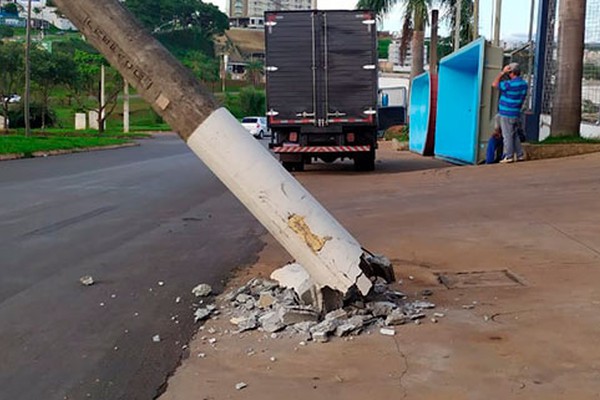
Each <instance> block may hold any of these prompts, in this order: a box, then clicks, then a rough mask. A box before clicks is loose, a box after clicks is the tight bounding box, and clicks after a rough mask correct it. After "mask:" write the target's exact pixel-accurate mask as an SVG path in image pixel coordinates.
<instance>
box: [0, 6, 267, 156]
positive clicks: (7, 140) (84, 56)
mask: <svg viewBox="0 0 600 400" xmlns="http://www.w3.org/2000/svg"><path fill="white" fill-rule="evenodd" d="M159 3H160V5H157V4H156V2H155V1H153V0H128V1H127V2H126V3H125V4H126V6H127V7H128V8H129V9H130V10H131V11H132V12H133V13H134V14H135V15H136V17H137V18H138V19H139V20H140V21H141V22H142V24H143V25H144V26H145V27H146V28H147V29H148V31H150V32H151V33H152V34H153V36H155V37H156V38H157V39H158V40H159V41H161V42H162V43H163V44H164V45H165V46H166V47H167V48H168V49H169V50H170V51H171V52H172V53H173V54H174V55H175V56H176V57H177V58H178V59H179V60H180V61H181V62H182V63H183V64H184V65H185V66H187V67H188V68H189V69H190V70H191V71H192V73H193V74H194V75H195V76H196V77H197V78H198V79H199V80H200V81H202V82H203V83H204V84H205V86H206V87H208V88H209V89H210V90H212V91H213V92H214V93H215V95H216V97H217V99H219V100H220V101H221V102H222V103H223V105H224V106H225V107H227V108H229V109H230V110H231V112H232V113H233V114H234V115H235V116H237V117H238V118H241V117H243V116H245V115H264V110H265V93H264V90H263V89H262V86H263V85H262V83H261V82H260V81H261V74H262V64H260V65H259V63H255V64H256V65H254V64H253V65H250V66H249V73H248V77H247V80H246V81H236V82H231V81H228V82H227V85H226V91H225V92H224V93H221V89H222V85H221V82H222V77H221V75H220V68H221V63H220V59H219V57H218V56H217V55H216V54H215V49H214V38H215V36H216V35H221V34H223V33H224V31H225V30H226V29H227V28H228V19H227V16H226V15H225V14H223V13H222V12H220V11H219V10H218V8H217V7H216V6H214V5H212V4H205V3H202V2H198V1H195V0H170V1H169V2H168V4H167V5H162V2H159ZM8 7H9V9H8V11H9V12H11V11H16V10H12V9H13V8H15V7H17V5H16V4H14V3H9V6H8ZM4 11H7V10H6V9H4ZM32 37H33V43H32V48H31V65H32V70H31V80H32V85H31V102H30V124H31V128H32V129H31V137H26V136H25V133H26V132H25V129H24V127H25V117H24V105H23V95H24V93H23V91H24V89H23V88H24V80H25V76H24V65H25V60H24V54H25V51H24V46H25V30H24V28H10V27H0V65H2V68H0V117H1V118H0V120H2V121H1V122H0V154H6V153H8V152H13V151H14V152H18V153H31V152H35V151H45V150H56V149H58V148H63V149H70V148H78V147H89V146H102V145H104V144H106V145H112V144H118V143H122V142H124V141H126V140H129V139H134V138H144V137H148V136H149V134H148V133H147V132H154V131H168V130H170V129H171V128H170V127H169V126H168V124H166V123H165V122H164V121H163V120H162V118H161V117H160V116H159V115H158V114H157V113H156V112H154V111H153V110H152V108H151V107H150V105H148V104H147V103H146V102H145V101H144V100H143V99H141V98H140V97H139V96H138V95H137V93H136V92H135V90H134V89H133V88H130V133H128V134H124V133H123V87H124V81H123V78H122V77H121V75H120V74H119V73H118V71H116V70H115V69H113V68H112V67H110V65H109V64H108V63H107V61H106V60H105V58H104V57H103V56H102V55H101V54H99V53H98V52H97V51H96V50H95V49H94V48H92V47H91V46H90V45H89V44H88V43H87V42H86V41H85V40H84V39H83V38H82V37H81V35H80V34H79V33H77V32H65V31H59V30H58V29H56V28H51V29H46V30H45V31H44V32H42V31H39V30H33V32H32ZM102 68H104V69H105V73H106V80H105V82H106V85H105V98H106V101H105V104H101V102H100V74H101V69H102ZM90 112H92V114H93V115H94V114H95V115H97V116H98V117H97V120H96V121H95V122H96V124H97V125H98V126H99V127H100V129H99V130H90V129H86V130H77V131H75V129H74V125H75V114H76V113H85V114H86V115H88V116H89V113H90ZM102 115H104V117H102ZM9 121H10V124H9ZM89 123H90V122H89V121H88V124H89ZM115 140H119V142H115ZM57 146H58V147H57Z"/></svg>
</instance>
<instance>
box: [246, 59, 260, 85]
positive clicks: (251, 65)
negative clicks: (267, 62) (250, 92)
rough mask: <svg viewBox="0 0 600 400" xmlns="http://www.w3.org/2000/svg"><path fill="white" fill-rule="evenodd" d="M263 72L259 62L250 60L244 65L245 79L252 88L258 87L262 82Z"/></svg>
mask: <svg viewBox="0 0 600 400" xmlns="http://www.w3.org/2000/svg"><path fill="white" fill-rule="evenodd" d="M263 71H264V65H263V62H262V61H260V60H251V61H249V62H248V64H246V79H247V80H248V81H250V84H251V85H252V86H254V87H256V86H258V85H259V84H260V82H261V80H262V76H263Z"/></svg>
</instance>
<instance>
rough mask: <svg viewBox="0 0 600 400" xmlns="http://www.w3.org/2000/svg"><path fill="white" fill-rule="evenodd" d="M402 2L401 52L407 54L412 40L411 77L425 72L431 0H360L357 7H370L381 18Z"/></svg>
mask: <svg viewBox="0 0 600 400" xmlns="http://www.w3.org/2000/svg"><path fill="white" fill-rule="evenodd" d="M400 2H402V3H403V4H404V7H405V8H404V15H403V17H402V19H403V22H402V35H401V38H400V54H401V56H403V55H404V54H406V49H407V47H408V43H409V41H410V50H411V54H412V63H411V68H410V77H411V79H412V78H414V77H415V76H417V75H419V74H422V73H423V65H424V44H425V25H426V24H427V16H428V13H429V7H430V6H431V0H359V2H358V4H357V5H356V7H357V8H361V9H370V10H373V11H375V12H376V13H377V15H378V16H379V17H380V18H381V17H382V16H383V15H385V14H387V13H388V12H390V11H391V10H392V8H393V7H394V5H396V4H397V3H400Z"/></svg>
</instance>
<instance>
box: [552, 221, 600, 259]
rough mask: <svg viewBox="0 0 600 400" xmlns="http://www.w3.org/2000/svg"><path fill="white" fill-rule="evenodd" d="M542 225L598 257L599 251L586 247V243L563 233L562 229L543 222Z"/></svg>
mask: <svg viewBox="0 0 600 400" xmlns="http://www.w3.org/2000/svg"><path fill="white" fill-rule="evenodd" d="M544 223H545V224H546V225H548V226H549V227H551V228H552V229H554V230H555V231H557V232H558V233H560V234H562V235H563V236H565V237H566V238H567V239H570V240H572V241H573V242H575V243H577V244H579V245H580V246H583V247H585V248H586V249H588V250H589V251H591V252H592V253H594V254H596V256H600V251H598V250H596V249H595V248H594V247H592V246H590V245H588V244H587V243H585V242H583V241H582V240H579V239H577V238H576V237H575V236H573V235H571V234H570V233H567V232H565V231H563V230H562V229H560V228H559V227H557V226H556V225H554V224H551V223H550V222H544Z"/></svg>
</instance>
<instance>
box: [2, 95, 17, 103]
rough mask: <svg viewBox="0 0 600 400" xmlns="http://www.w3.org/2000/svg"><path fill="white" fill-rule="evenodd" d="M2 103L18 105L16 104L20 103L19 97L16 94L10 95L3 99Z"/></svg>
mask: <svg viewBox="0 0 600 400" xmlns="http://www.w3.org/2000/svg"><path fill="white" fill-rule="evenodd" d="M2 101H3V102H4V101H6V102H8V103H10V104H14V103H18V102H20V101H21V96H19V95H18V94H12V95H10V96H8V97H3V98H2Z"/></svg>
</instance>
